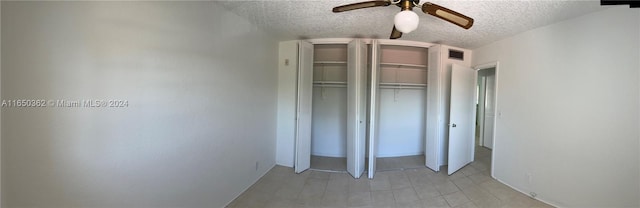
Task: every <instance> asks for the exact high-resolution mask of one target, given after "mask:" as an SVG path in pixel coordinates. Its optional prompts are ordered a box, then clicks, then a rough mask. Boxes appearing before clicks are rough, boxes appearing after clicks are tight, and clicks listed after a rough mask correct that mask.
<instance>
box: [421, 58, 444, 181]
mask: <svg viewBox="0 0 640 208" xmlns="http://www.w3.org/2000/svg"><path fill="white" fill-rule="evenodd" d="M428 56H429V57H428V58H429V61H428V63H429V70H428V76H427V78H428V83H429V86H428V87H427V107H426V108H427V112H426V114H427V115H426V133H425V134H426V141H425V153H424V157H425V165H426V166H427V167H428V168H430V169H431V170H433V171H440V163H439V162H438V161H439V155H440V148H439V147H440V139H439V138H440V131H439V129H440V128H439V126H440V124H441V122H442V116H443V113H442V112H441V110H440V109H441V106H440V98H441V96H442V94H441V92H440V90H441V86H440V84H441V81H440V79H441V63H442V61H441V60H440V46H433V47H430V48H429V55H428Z"/></svg>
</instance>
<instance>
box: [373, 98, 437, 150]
mask: <svg viewBox="0 0 640 208" xmlns="http://www.w3.org/2000/svg"><path fill="white" fill-rule="evenodd" d="M425 90H426V89H424V90H423V89H388V88H387V89H384V88H383V89H380V90H379V91H378V92H379V95H378V96H380V104H379V111H380V115H379V119H378V123H379V124H378V125H379V127H378V128H379V130H378V131H379V132H378V135H379V136H378V138H379V139H378V152H377V155H376V156H378V157H399V156H410V155H420V154H424V148H425V146H424V142H425V140H424V136H425V135H424V134H425V130H424V128H425V126H426V125H425V119H426V118H425V111H426V108H425V106H426V104H425V101H426V93H425Z"/></svg>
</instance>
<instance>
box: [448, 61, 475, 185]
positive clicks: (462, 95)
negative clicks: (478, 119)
mask: <svg viewBox="0 0 640 208" xmlns="http://www.w3.org/2000/svg"><path fill="white" fill-rule="evenodd" d="M476 79H477V78H476V71H475V70H473V69H471V68H469V67H464V66H460V65H457V64H453V66H452V68H451V102H450V112H449V121H450V124H449V161H448V174H449V175H451V174H453V173H454V172H456V171H458V170H460V169H461V168H462V167H464V166H465V165H467V164H469V163H470V162H472V161H473V156H474V154H473V150H474V145H473V144H474V140H475V114H476V112H475V111H476V108H475V106H476V105H475V102H474V101H475V99H474V98H475V93H476V90H475V89H476V81H477V80H476Z"/></svg>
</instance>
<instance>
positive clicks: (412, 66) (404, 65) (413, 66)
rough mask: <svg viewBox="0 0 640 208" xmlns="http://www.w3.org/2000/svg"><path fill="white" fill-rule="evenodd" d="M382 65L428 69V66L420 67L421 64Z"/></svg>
mask: <svg viewBox="0 0 640 208" xmlns="http://www.w3.org/2000/svg"><path fill="white" fill-rule="evenodd" d="M380 65H381V66H396V67H409V68H419V69H427V65H420V64H403V63H380Z"/></svg>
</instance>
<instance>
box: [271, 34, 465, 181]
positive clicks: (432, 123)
mask: <svg viewBox="0 0 640 208" xmlns="http://www.w3.org/2000/svg"><path fill="white" fill-rule="evenodd" d="M470 56H471V51H469V50H466V49H462V48H454V47H451V46H446V45H439V44H432V43H423V42H416V41H403V40H386V39H341V38H336V39H312V40H292V41H283V42H280V47H279V63H278V65H279V68H278V121H277V122H278V124H277V126H278V128H277V137H278V140H277V154H276V160H277V161H276V162H277V163H278V164H282V165H286V166H293V167H294V170H295V172H296V173H301V172H304V171H305V170H308V169H309V168H313V169H321V170H331V171H344V170H345V169H346V171H347V172H348V173H350V174H351V175H352V176H353V177H355V178H359V177H360V176H361V175H362V174H363V173H364V172H365V168H367V170H368V177H369V178H373V177H374V174H375V172H376V171H384V170H389V169H399V168H417V167H425V166H426V167H427V168H429V169H431V170H433V171H440V167H441V166H443V165H448V169H447V171H448V173H449V174H451V173H453V172H455V171H457V170H458V169H460V168H461V167H463V166H464V165H466V164H468V163H469V162H470V161H473V152H472V151H473V143H472V142H473V137H472V136H468V135H467V133H468V132H472V133H473V131H472V130H474V129H473V127H475V125H470V123H471V124H472V123H474V122H473V118H471V119H468V118H466V117H465V115H467V114H469V115H475V113H473V112H474V111H475V103H473V102H471V101H469V102H467V101H459V100H455V101H456V102H454V99H453V98H467V97H472V96H467V94H473V91H469V90H467V88H466V87H465V88H460V87H461V86H467V85H469V84H470V85H469V86H475V72H474V71H473V70H472V69H470V68H469V67H468V66H469V65H470V60H469V59H468V57H470ZM463 72H464V73H463ZM454 78H455V79H454ZM471 78H473V79H471ZM469 80H470V81H469ZM463 84H464V85H463ZM453 87H456V88H455V89H454V88H453ZM459 89H464V90H463V91H460V90H459ZM454 92H455V94H456V96H451V95H452V94H454ZM469 92H471V93H469ZM459 95H460V96H459ZM466 103H470V104H469V105H468V106H470V107H469V109H471V110H469V109H467V105H466ZM467 111H468V112H472V113H467ZM467 120H468V122H467ZM454 124H455V125H454ZM456 126H457V127H456ZM451 138H454V139H451ZM469 150H471V151H469ZM323 159H329V160H333V161H329V160H323ZM336 164H337V165H336ZM452 164H453V165H452ZM367 165H368V167H367Z"/></svg>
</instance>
